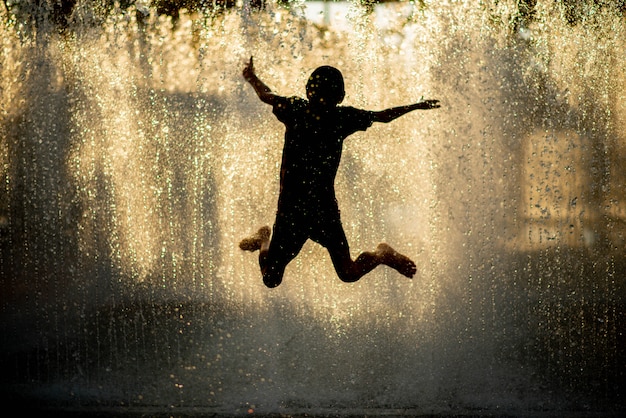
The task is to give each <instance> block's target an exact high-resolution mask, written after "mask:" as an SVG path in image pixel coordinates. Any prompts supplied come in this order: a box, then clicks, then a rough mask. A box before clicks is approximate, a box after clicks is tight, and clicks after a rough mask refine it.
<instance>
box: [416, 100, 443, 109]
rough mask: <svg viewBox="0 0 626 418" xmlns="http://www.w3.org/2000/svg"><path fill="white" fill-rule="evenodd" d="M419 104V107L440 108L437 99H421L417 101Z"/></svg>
mask: <svg viewBox="0 0 626 418" xmlns="http://www.w3.org/2000/svg"><path fill="white" fill-rule="evenodd" d="M418 104H419V105H420V109H425V110H428V109H437V108H440V107H441V105H440V104H439V100H422V101H420V102H419V103H418Z"/></svg>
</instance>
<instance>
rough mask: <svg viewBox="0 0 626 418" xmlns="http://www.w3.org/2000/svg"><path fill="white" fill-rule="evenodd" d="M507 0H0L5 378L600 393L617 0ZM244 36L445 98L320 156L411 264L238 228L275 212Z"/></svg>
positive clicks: (351, 86) (367, 89)
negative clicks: (58, 12)
mask: <svg viewBox="0 0 626 418" xmlns="http://www.w3.org/2000/svg"><path fill="white" fill-rule="evenodd" d="M9 3H10V2H9ZM517 3H518V2H514V1H493V2H491V1H485V2H472V1H467V2H463V1H443V2H416V3H404V2H400V3H395V2H394V3H385V4H381V5H377V6H375V7H374V8H373V10H371V11H370V10H368V9H367V8H364V7H362V6H360V5H359V4H357V3H327V4H321V3H314V2H312V3H297V4H295V3H292V4H291V7H284V6H280V5H278V4H275V3H273V2H270V3H268V4H267V5H266V8H265V9H264V10H260V11H259V10H256V9H254V8H251V7H250V4H249V3H248V2H244V3H242V4H239V5H236V6H235V7H233V8H231V9H228V10H225V11H223V12H221V13H184V12H183V13H182V15H181V16H180V19H178V20H177V21H175V22H173V21H172V19H171V18H168V17H165V16H158V15H157V13H155V10H154V9H152V10H150V9H146V8H143V6H137V7H136V6H132V5H131V6H130V7H129V8H127V9H120V8H119V5H116V6H115V7H114V8H113V9H111V10H110V11H109V13H108V14H106V15H104V14H102V13H100V12H101V11H100V10H99V9H97V8H94V6H93V4H92V3H91V2H82V1H79V2H78V3H77V5H76V7H75V8H74V11H73V14H72V15H71V19H70V23H69V25H68V27H67V28H65V29H64V30H59V29H58V27H56V26H55V25H54V24H53V23H52V22H50V21H49V20H48V19H47V18H46V17H45V16H44V17H43V18H41V19H40V20H39V21H38V23H37V24H36V25H35V24H34V23H33V22H30V23H28V21H24V20H23V19H21V18H20V16H13V17H9V16H8V15H7V14H6V10H5V11H4V14H3V15H2V16H3V18H5V22H4V23H3V25H2V27H1V29H0V30H1V31H2V36H1V38H2V41H1V42H2V48H3V54H2V55H1V63H0V70H1V71H2V78H1V81H0V83H1V84H0V86H1V88H0V94H1V101H0V104H1V107H0V111H1V112H0V178H1V179H2V186H1V189H0V190H1V193H2V194H1V195H0V239H1V241H0V244H1V253H0V262H1V264H0V274H1V275H2V278H1V282H0V284H1V286H2V296H1V297H0V302H1V306H2V311H1V313H2V316H1V318H2V321H1V326H2V331H3V335H5V336H6V341H5V342H3V344H2V350H3V359H2V367H3V369H5V370H8V372H7V373H5V374H6V376H5V377H3V379H2V389H3V395H4V394H7V396H8V397H13V398H15V397H14V396H13V395H14V394H15V393H19V394H20V397H17V399H18V400H19V399H26V400H28V401H29V402H30V401H32V400H35V401H36V403H39V404H42V405H45V406H53V407H81V408H86V409H89V408H92V409H93V408H96V409H97V408H101V407H102V408H104V407H116V408H117V407H122V408H139V409H140V410H142V409H141V408H148V407H150V408H156V409H157V410H160V411H163V410H169V409H172V410H175V409H176V408H178V410H179V411H181V410H182V411H188V412H189V411H196V410H200V411H204V412H207V411H208V412H216V411H217V412H218V413H229V414H235V413H247V412H249V411H253V412H259V413H293V412H294V411H295V412H299V413H301V412H302V411H308V413H312V414H315V413H318V414H328V413H360V412H359V411H365V410H367V411H370V412H371V411H379V412H381V411H399V410H403V411H407V410H408V411H413V412H414V413H420V414H424V413H434V414H442V415H446V414H453V413H461V412H463V411H486V412H507V413H512V414H516V413H527V414H534V413H538V414H539V413H543V412H546V411H547V412H549V413H556V412H555V411H575V412H576V411H586V412H597V413H605V412H607V411H608V412H611V413H612V412H615V411H620V410H622V411H623V408H624V401H623V399H622V395H621V394H622V393H623V389H624V373H625V370H624V358H625V356H624V343H625V340H624V336H623V335H624V334H623V333H624V323H625V315H624V296H625V295H624V272H625V271H626V270H625V267H626V262H625V261H626V260H625V259H624V252H625V250H626V248H625V247H626V237H625V235H624V234H625V231H626V223H625V221H626V219H625V217H626V209H625V208H626V202H625V200H624V199H625V197H624V196H626V190H625V188H626V169H625V168H624V167H626V165H625V164H624V163H625V160H626V145H625V144H626V76H625V74H626V58H625V55H624V53H623V51H624V50H626V33H625V30H626V27H625V25H626V24H625V21H624V16H623V14H622V12H620V10H619V9H618V8H617V7H616V6H615V7H613V6H611V5H604V6H602V5H598V4H596V3H598V2H595V3H594V2H591V1H589V2H586V3H584V2H583V3H584V7H583V6H581V7H580V9H577V13H578V14H576V15H575V16H576V17H577V19H573V18H571V16H570V14H568V13H570V12H571V10H570V9H568V8H567V7H569V6H567V4H569V3H568V2H554V1H538V2H537V4H536V5H535V6H534V14H533V15H532V16H530V17H529V16H527V15H524V14H521V13H520V9H519V8H518V4H517ZM528 3H531V2H528ZM11 4H13V3H11ZM138 8H139V9H140V11H142V13H140V14H137V13H136V10H137V9H138ZM147 11H150V12H151V13H150V14H146V13H147ZM138 16H144V18H143V19H140V20H138ZM98 19H100V20H98ZM251 55H254V58H255V65H256V68H257V72H258V74H259V76H260V77H261V78H262V79H263V80H264V81H265V82H266V83H267V84H268V85H269V86H271V87H272V89H274V91H275V92H277V93H280V94H282V95H301V96H303V95H304V85H305V83H306V80H307V78H308V76H309V74H310V73H311V71H312V70H313V69H314V68H316V67H317V66H319V65H322V64H330V65H333V66H336V67H338V68H339V69H340V70H341V71H342V72H343V74H344V77H345V80H346V99H345V101H344V103H345V104H348V105H352V106H357V107H361V108H366V109H372V110H378V109H383V108H386V107H391V106H396V105H401V104H407V103H410V102H414V101H417V100H419V99H420V98H421V97H422V96H423V97H424V98H434V99H439V100H440V101H441V103H442V107H441V108H440V109H437V110H430V111H418V112H413V113H411V114H409V115H406V116H403V117H402V118H400V119H398V120H396V121H394V122H393V123H391V124H385V125H382V124H381V125H375V126H373V127H372V128H370V129H369V130H368V131H367V132H363V133H358V134H355V135H353V136H352V137H350V138H349V139H348V140H347V141H346V143H345V147H344V154H343V159H342V163H341V166H340V169H339V173H338V176H337V181H336V189H337V196H338V200H339V204H340V208H341V213H342V220H343V223H344V228H345V230H346V234H347V237H348V240H349V242H350V244H351V249H352V253H353V255H354V256H356V255H357V254H358V253H359V252H361V251H364V250H370V249H372V248H374V247H375V245H376V244H377V243H379V242H381V241H386V242H389V243H390V244H391V245H393V246H394V247H395V248H396V249H398V250H399V251H401V252H403V253H405V254H407V255H409V256H410V257H412V258H413V259H414V260H415V261H416V263H417V265H418V273H417V275H416V277H415V278H414V279H413V280H408V279H406V278H404V277H402V276H400V275H399V274H398V273H397V272H395V271H393V270H391V269H387V268H383V267H381V268H379V269H377V270H375V271H374V272H373V273H371V274H369V275H367V276H366V277H364V278H363V279H362V280H361V281H359V282H358V283H355V284H345V283H342V282H341V281H339V279H338V278H337V277H336V274H335V272H334V270H333V268H332V264H331V262H330V259H329V257H328V255H327V253H326V251H325V250H324V249H323V248H321V247H319V246H317V245H316V244H313V243H307V244H306V245H305V247H304V248H303V251H302V253H301V254H300V255H299V256H298V258H297V259H296V260H294V262H293V263H292V264H290V265H289V266H288V268H287V272H286V275H285V280H284V282H283V284H282V285H281V286H280V287H278V288H276V289H273V290H270V289H267V288H265V286H264V285H263V282H262V280H261V277H260V273H259V268H258V263H257V259H256V255H251V254H249V253H245V252H242V251H241V250H239V248H238V246H237V243H238V242H239V240H240V239H241V238H243V237H245V236H247V235H249V234H250V233H251V232H253V231H255V230H256V229H257V228H258V227H259V226H261V225H265V224H268V225H271V223H272V222H273V219H274V214H275V207H276V200H277V192H278V174H279V164H280V158H281V150H282V138H283V126H282V125H281V124H280V123H279V122H278V121H277V120H276V119H275V117H274V116H273V115H272V113H271V108H269V107H268V106H266V105H264V104H262V103H260V101H259V100H258V98H257V97H256V96H255V95H254V92H253V90H252V89H251V88H250V86H249V85H247V84H246V83H245V82H244V80H243V78H242V77H241V70H242V68H243V65H244V63H245V61H246V60H247V59H248V58H249V56H251ZM185 408H187V409H185ZM189 408H191V409H189ZM194 408H195V409H194Z"/></svg>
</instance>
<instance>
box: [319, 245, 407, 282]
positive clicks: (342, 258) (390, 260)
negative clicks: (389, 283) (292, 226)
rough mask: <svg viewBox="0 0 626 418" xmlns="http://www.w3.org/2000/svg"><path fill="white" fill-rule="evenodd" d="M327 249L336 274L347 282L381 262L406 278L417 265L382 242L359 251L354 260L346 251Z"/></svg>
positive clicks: (352, 280) (354, 280)
mask: <svg viewBox="0 0 626 418" xmlns="http://www.w3.org/2000/svg"><path fill="white" fill-rule="evenodd" d="M328 251H329V252H330V257H331V259H332V260H333V265H334V266H335V270H336V271H337V275H338V276H339V278H340V279H341V280H342V281H344V282H347V283H352V282H356V281H357V280H359V279H360V278H361V277H363V276H364V275H366V274H367V273H369V272H370V271H372V270H374V268H376V267H377V266H379V265H381V264H384V265H386V266H389V267H391V268H393V269H394V270H396V271H398V273H400V274H402V275H403V276H406V277H408V278H411V277H413V276H414V275H415V272H416V271H417V266H416V265H415V263H414V262H413V261H411V259H409V258H408V257H407V256H405V255H403V254H400V253H399V252H397V251H396V250H394V249H393V248H391V247H390V246H389V245H387V244H384V243H381V244H378V247H376V251H373V252H370V251H365V252H363V253H361V254H360V255H359V256H358V257H357V258H356V260H354V261H352V259H351V258H350V254H349V253H348V252H347V251H343V250H339V249H337V250H334V251H333V250H331V249H330V248H329V250H328Z"/></svg>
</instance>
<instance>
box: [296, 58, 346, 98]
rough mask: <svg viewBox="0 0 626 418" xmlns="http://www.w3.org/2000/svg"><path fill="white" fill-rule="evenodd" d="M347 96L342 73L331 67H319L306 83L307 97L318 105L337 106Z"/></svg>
mask: <svg viewBox="0 0 626 418" xmlns="http://www.w3.org/2000/svg"><path fill="white" fill-rule="evenodd" d="M345 94H346V92H345V88H344V84H343V76H342V75H341V71H339V70H338V69H336V68H335V67H331V66H329V65H323V66H321V67H318V68H317V69H316V70H315V71H313V73H312V74H311V77H309V81H307V83H306V96H307V97H308V99H309V100H310V101H311V102H315V103H318V104H324V105H328V106H336V105H338V104H339V103H341V102H342V101H343V98H344V96H345Z"/></svg>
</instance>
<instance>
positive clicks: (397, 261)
mask: <svg viewBox="0 0 626 418" xmlns="http://www.w3.org/2000/svg"><path fill="white" fill-rule="evenodd" d="M376 254H377V255H378V256H379V257H380V260H381V262H382V263H383V264H384V265H386V266H389V267H391V268H393V269H396V270H397V271H398V273H400V274H402V275H403V276H406V277H408V278H409V279H410V278H412V277H413V276H414V275H415V272H417V266H416V265H415V263H414V262H413V261H412V260H411V259H410V258H408V257H407V256H405V255H402V254H400V253H399V252H397V251H396V250H394V249H393V248H391V247H390V246H389V245H387V244H385V243H381V244H378V247H376Z"/></svg>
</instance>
